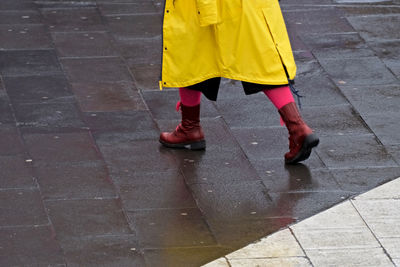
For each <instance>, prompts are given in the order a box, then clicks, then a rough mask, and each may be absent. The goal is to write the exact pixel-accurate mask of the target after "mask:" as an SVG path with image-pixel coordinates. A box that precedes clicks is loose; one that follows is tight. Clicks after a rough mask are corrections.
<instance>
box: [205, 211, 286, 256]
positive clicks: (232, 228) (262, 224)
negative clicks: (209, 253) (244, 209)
mask: <svg viewBox="0 0 400 267" xmlns="http://www.w3.org/2000/svg"><path fill="white" fill-rule="evenodd" d="M207 222H208V225H209V227H210V229H211V231H212V233H213V234H214V236H215V239H216V240H217V242H218V244H221V245H223V246H226V247H230V248H231V249H232V251H234V250H238V249H240V248H242V247H244V246H246V245H248V244H249V243H252V242H254V241H255V240H259V239H261V238H263V237H265V236H267V235H270V234H272V233H274V232H276V231H278V230H279V229H281V228H283V227H286V226H287V225H288V224H290V223H293V219H292V218H290V217H279V218H273V219H261V220H257V219H249V220H245V219H242V220H232V221H215V220H212V218H209V219H208V220H207Z"/></svg>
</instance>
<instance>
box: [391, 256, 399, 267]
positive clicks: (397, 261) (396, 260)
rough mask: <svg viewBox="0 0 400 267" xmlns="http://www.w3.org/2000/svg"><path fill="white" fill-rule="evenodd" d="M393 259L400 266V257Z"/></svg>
mask: <svg viewBox="0 0 400 267" xmlns="http://www.w3.org/2000/svg"><path fill="white" fill-rule="evenodd" d="M392 261H393V262H394V264H395V265H396V266H399V265H400V258H399V259H392Z"/></svg>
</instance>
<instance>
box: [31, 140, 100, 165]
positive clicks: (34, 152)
mask: <svg viewBox="0 0 400 267" xmlns="http://www.w3.org/2000/svg"><path fill="white" fill-rule="evenodd" d="M23 137H24V140H25V144H26V147H27V150H28V151H29V154H30V155H31V156H32V158H33V161H34V164H35V166H39V165H46V164H54V163H64V162H68V163H72V162H85V161H96V160H99V159H100V156H99V154H98V151H97V149H96V147H95V145H94V142H93V139H92V138H91V136H90V135H89V134H88V133H57V134H24V136H23Z"/></svg>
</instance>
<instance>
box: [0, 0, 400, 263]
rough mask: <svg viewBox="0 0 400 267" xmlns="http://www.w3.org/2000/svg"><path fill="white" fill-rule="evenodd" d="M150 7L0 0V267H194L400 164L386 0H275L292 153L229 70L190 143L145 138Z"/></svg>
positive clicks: (153, 113) (397, 75) (166, 113)
mask: <svg viewBox="0 0 400 267" xmlns="http://www.w3.org/2000/svg"><path fill="white" fill-rule="evenodd" d="M161 2H162V1H161V0H154V1H151V0H103V1H95V0H87V1H70V0H69V1H63V0H51V1H50V0H48V1H47V0H43V1H40V0H38V1H33V0H1V1H0V78H1V79H0V123H1V124H0V266H174V267H175V266H184V267H186V266H200V265H202V264H205V263H207V262H210V261H212V260H214V259H217V258H220V257H222V256H224V255H226V254H228V253H230V252H232V251H235V250H237V249H239V248H241V247H244V246H246V245H247V244H249V243H251V242H253V241H255V240H258V239H260V238H262V237H265V236H267V235H269V234H272V233H274V232H276V231H278V230H279V229H281V228H284V227H286V226H288V225H291V224H293V223H295V222H297V221H299V220H303V219H305V218H307V217H310V216H312V215H314V214H316V213H318V212H320V211H323V210H326V209H328V208H329V207H331V206H333V205H335V204H337V203H339V202H342V201H344V200H345V199H348V198H350V197H353V196H355V195H358V194H360V193H362V192H365V191H367V190H370V189H372V188H374V187H376V186H378V185H380V184H382V183H384V182H387V181H390V180H392V179H394V178H397V177H399V176H400V165H399V164H400V153H399V150H400V125H399V121H400V112H399V110H400V107H399V106H400V104H399V103H400V90H399V89H400V81H399V79H400V31H399V28H400V1H399V0H391V1H382V0H381V1H375V3H373V2H372V3H368V2H367V1H365V0H281V1H280V3H281V6H282V9H283V11H284V16H285V18H286V23H287V27H288V30H289V34H290V37H291V40H292V45H293V48H294V50H295V57H296V60H297V63H298V78H297V80H296V82H297V87H298V89H300V90H301V91H302V93H303V95H305V96H306V97H305V98H303V99H302V100H303V101H302V104H303V109H302V113H303V115H304V117H305V118H306V119H307V121H308V122H309V124H310V125H311V126H312V127H313V128H314V129H315V131H316V132H317V133H318V135H319V136H320V139H321V144H320V146H319V147H318V149H316V151H315V153H313V155H312V156H311V158H310V159H309V160H308V161H306V162H305V163H304V164H299V165H297V166H285V165H284V164H283V158H282V157H283V154H284V153H285V152H286V149H287V133H286V130H285V128H283V127H281V126H280V125H279V117H278V113H277V112H276V111H275V109H274V107H273V106H272V104H270V103H269V101H268V100H267V99H266V98H265V96H262V95H255V96H247V97H246V96H245V95H244V93H243V92H242V89H241V87H240V83H238V82H233V81H228V80H224V81H223V86H222V88H221V92H220V96H219V99H218V102H217V103H212V102H209V101H206V100H204V101H203V103H202V124H203V126H204V130H205V134H206V136H207V150H206V151H204V152H192V151H172V150H168V149H165V148H163V147H161V146H160V145H159V143H158V136H159V131H160V129H162V130H168V129H173V128H174V127H175V125H176V123H177V121H178V119H179V114H178V113H176V112H175V103H176V101H177V100H178V93H177V90H176V89H165V90H164V91H162V92H160V91H159V89H158V80H159V74H160V53H161V46H162V44H161V21H162V4H161ZM399 189H400V188H399Z"/></svg>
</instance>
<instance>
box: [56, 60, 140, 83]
mask: <svg viewBox="0 0 400 267" xmlns="http://www.w3.org/2000/svg"><path fill="white" fill-rule="evenodd" d="M61 63H62V65H63V67H64V69H65V72H66V73H67V75H68V78H69V81H70V82H72V83H91V82H130V81H131V80H132V77H131V75H130V73H129V71H128V69H127V68H126V66H125V64H124V62H123V61H122V60H121V59H120V58H118V57H111V58H91V59H62V60H61ZM94 66H96V68H94Z"/></svg>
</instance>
